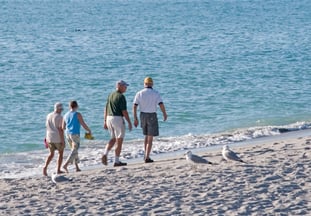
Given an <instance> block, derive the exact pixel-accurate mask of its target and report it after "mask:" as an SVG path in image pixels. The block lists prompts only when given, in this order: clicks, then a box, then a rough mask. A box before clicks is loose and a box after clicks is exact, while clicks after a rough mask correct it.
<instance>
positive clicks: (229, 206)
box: [0, 135, 311, 215]
mask: <svg viewBox="0 0 311 216" xmlns="http://www.w3.org/2000/svg"><path fill="white" fill-rule="evenodd" d="M231 148H232V149H233V150H234V151H235V152H237V153H238V155H239V156H240V157H241V158H242V159H243V160H244V161H246V163H245V164H244V163H239V162H225V161H224V160H222V156H221V149H214V150H212V151H204V152H196V153H195V154H197V155H199V156H202V157H203V158H206V159H208V160H209V161H211V162H213V163H214V164H213V165H209V164H203V165H199V166H196V167H193V166H192V165H191V164H189V163H188V162H187V161H186V160H185V157H184V155H183V154H181V155H179V156H176V157H174V158H163V159H162V160H157V161H156V162H155V163H153V164H144V163H135V164H131V163H129V165H128V166H126V167H119V168H114V167H112V166H111V164H110V165H109V166H107V167H105V166H102V168H99V169H93V170H87V171H82V172H79V173H75V172H71V173H69V174H66V177H68V178H71V179H72V180H71V181H66V182H62V183H57V184H54V183H53V182H52V181H51V178H50V177H41V176H36V177H33V178H20V179H0V187H1V197H0V215H310V214H311V175H310V173H311V161H310V158H311V135H310V136H308V135H306V136H304V137H295V138H286V139H285V138H284V137H283V136H279V137H278V139H277V140H276V139H274V140H273V141H267V142H262V143H257V144H252V145H246V146H235V145H232V146H231Z"/></svg>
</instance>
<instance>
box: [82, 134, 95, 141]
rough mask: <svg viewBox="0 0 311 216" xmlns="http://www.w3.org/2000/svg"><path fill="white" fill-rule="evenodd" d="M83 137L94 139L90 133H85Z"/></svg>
mask: <svg viewBox="0 0 311 216" xmlns="http://www.w3.org/2000/svg"><path fill="white" fill-rule="evenodd" d="M84 138H85V139H88V140H93V139H94V137H93V136H92V134H90V133H85V135H84Z"/></svg>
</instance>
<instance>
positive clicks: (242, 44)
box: [0, 0, 311, 176]
mask: <svg viewBox="0 0 311 216" xmlns="http://www.w3.org/2000/svg"><path fill="white" fill-rule="evenodd" d="M0 2H1V4H0V81H1V85H0V131H1V133H0V161H1V165H0V172H2V173H3V174H4V175H6V176H9V175H10V174H11V173H12V168H14V169H15V170H17V171H18V172H22V171H21V170H25V168H27V169H36V168H38V167H41V166H42V163H43V161H44V159H45V156H46V154H47V150H46V149H44V147H43V139H44V136H45V117H46V115H47V114H48V113H49V112H51V111H52V110H53V104H54V103H55V102H57V101H60V102H63V103H64V104H65V107H67V104H68V102H69V101H70V100H72V99H75V100H77V101H78V103H79V105H80V112H81V113H82V115H83V116H84V119H85V121H86V122H87V124H88V125H89V126H90V128H91V129H92V131H93V134H94V136H95V138H96V140H95V141H85V140H83V147H82V150H81V155H82V158H83V159H84V161H83V160H82V162H83V163H84V164H97V163H99V160H98V158H99V157H100V154H101V152H102V150H103V148H104V145H105V143H106V142H107V141H108V139H109V136H108V132H107V131H104V130H103V127H102V124H103V108H104V105H105V101H106V98H107V96H108V94H109V93H110V92H111V91H113V90H114V87H115V82H116V81H117V80H119V79H123V80H125V81H126V82H128V83H129V84H130V86H129V88H128V90H127V92H126V93H125V95H126V97H127V102H128V109H129V112H130V113H131V112H132V101H133V97H134V95H135V93H136V92H137V91H138V90H140V89H141V88H142V87H143V79H144V77H145V76H151V77H152V78H153V79H154V82H155V85H154V88H155V89H157V90H158V91H159V92H160V93H161V94H162V97H163V100H164V102H165V105H166V108H167V112H168V116H169V117H168V121H167V122H163V121H160V137H158V139H156V140H155V147H154V152H153V154H157V153H162V152H170V151H176V150H182V149H186V148H196V147H205V146H209V145H215V144H223V143H230V142H235V141H239V140H245V139H254V138H257V137H262V136H270V135H274V134H278V133H279V132H280V130H279V129H280V128H281V129H283V130H282V131H284V130H285V131H286V130H298V129H305V128H310V125H311V115H310V100H311V57H310V53H311V16H310V11H311V2H310V1H309V0H301V1H293V0H282V1H274V0H266V1H262V0H257V1H256V0H255V1H254V0H243V1H240V0H211V1H203V0H188V1H176V0H170V1H164V0H160V1H155V0H132V1H126V0H119V1H105V0H93V1H87V0H71V1H60V0H59V1H54V0H53V1H52V0H44V1H43V0H42V1H39V0H10V1H0ZM65 111H67V108H66V109H65ZM159 118H160V119H162V115H161V112H159ZM142 138H143V137H142V134H141V130H140V129H139V128H138V129H134V130H133V131H132V132H127V134H126V138H125V145H124V147H123V149H124V150H123V156H124V157H125V158H127V159H128V158H137V157H141V156H142ZM111 156H112V155H111Z"/></svg>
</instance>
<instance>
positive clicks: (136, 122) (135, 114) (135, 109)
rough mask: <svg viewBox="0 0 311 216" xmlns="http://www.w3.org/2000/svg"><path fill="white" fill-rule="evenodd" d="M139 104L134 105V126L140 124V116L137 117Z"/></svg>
mask: <svg viewBox="0 0 311 216" xmlns="http://www.w3.org/2000/svg"><path fill="white" fill-rule="evenodd" d="M137 106H138V105H137V104H134V105H133V116H134V126H135V127H137V126H138V122H139V121H138V118H137Z"/></svg>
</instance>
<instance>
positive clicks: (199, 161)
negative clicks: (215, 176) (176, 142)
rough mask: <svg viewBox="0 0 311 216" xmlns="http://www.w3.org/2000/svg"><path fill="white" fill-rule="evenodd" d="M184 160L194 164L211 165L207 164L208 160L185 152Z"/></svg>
mask: <svg viewBox="0 0 311 216" xmlns="http://www.w3.org/2000/svg"><path fill="white" fill-rule="evenodd" d="M186 160H187V161H189V162H191V163H194V164H212V162H209V161H208V160H206V159H204V158H202V157H200V156H198V155H194V154H192V152H191V151H187V153H186Z"/></svg>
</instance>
